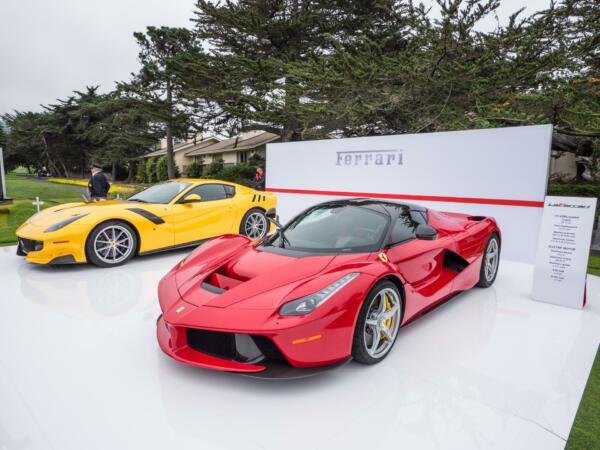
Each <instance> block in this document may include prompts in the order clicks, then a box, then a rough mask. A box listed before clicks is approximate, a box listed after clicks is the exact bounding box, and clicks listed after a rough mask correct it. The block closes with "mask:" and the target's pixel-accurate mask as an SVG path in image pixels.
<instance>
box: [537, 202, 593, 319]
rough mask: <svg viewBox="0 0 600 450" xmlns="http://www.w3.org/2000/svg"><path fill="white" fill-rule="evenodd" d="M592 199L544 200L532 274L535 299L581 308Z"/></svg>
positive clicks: (589, 237) (591, 221)
mask: <svg viewBox="0 0 600 450" xmlns="http://www.w3.org/2000/svg"><path fill="white" fill-rule="evenodd" d="M595 211H596V199H595V198H583V197H546V201H545V203H544V213H543V215H542V224H541V227H540V234H539V239H538V248H537V257H536V262H535V271H534V274H533V292H532V297H533V299H534V300H538V301H542V302H547V303H553V304H556V305H561V306H567V307H569V308H583V306H584V305H585V283H586V277H587V264H588V257H589V253H590V245H591V240H592V231H593V227H594V215H595Z"/></svg>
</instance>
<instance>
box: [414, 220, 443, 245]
mask: <svg viewBox="0 0 600 450" xmlns="http://www.w3.org/2000/svg"><path fill="white" fill-rule="evenodd" d="M415 235H416V237H417V239H422V240H424V241H433V240H435V239H437V236H438V232H437V230H436V229H435V228H433V227H432V226H429V225H425V224H424V223H422V224H420V225H419V226H418V227H417V229H416V231H415Z"/></svg>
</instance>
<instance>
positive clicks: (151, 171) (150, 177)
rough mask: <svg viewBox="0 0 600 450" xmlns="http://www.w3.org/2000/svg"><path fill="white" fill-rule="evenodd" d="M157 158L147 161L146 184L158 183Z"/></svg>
mask: <svg viewBox="0 0 600 450" xmlns="http://www.w3.org/2000/svg"><path fill="white" fill-rule="evenodd" d="M157 181H158V180H157V177H156V158H154V157H151V158H148V159H147V160H146V183H156V182H157Z"/></svg>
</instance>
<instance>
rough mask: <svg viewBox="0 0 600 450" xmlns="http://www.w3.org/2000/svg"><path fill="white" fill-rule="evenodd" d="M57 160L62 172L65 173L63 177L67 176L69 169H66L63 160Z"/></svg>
mask: <svg viewBox="0 0 600 450" xmlns="http://www.w3.org/2000/svg"><path fill="white" fill-rule="evenodd" d="M58 162H60V165H61V167H62V169H63V172H64V174H65V178H69V171H68V170H67V166H65V162H64V161H63V160H62V159H59V160H58Z"/></svg>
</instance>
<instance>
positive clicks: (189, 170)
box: [185, 159, 204, 178]
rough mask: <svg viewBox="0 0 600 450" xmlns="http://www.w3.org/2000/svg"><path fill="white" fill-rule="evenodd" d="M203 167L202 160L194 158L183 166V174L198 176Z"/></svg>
mask: <svg viewBox="0 0 600 450" xmlns="http://www.w3.org/2000/svg"><path fill="white" fill-rule="evenodd" d="M203 169H204V161H203V160H202V159H196V160H194V162H192V163H191V164H190V165H188V166H187V167H186V168H185V176H186V177H189V178H200V177H201V176H202V172H203Z"/></svg>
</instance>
